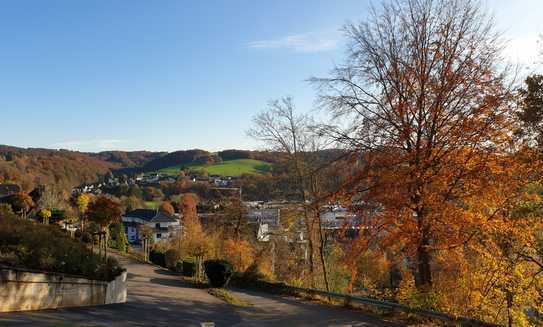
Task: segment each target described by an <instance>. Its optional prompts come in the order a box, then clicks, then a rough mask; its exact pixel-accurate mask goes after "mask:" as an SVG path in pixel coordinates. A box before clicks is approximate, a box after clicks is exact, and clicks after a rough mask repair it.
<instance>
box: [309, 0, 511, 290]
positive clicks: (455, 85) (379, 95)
mask: <svg viewBox="0 0 543 327" xmlns="http://www.w3.org/2000/svg"><path fill="white" fill-rule="evenodd" d="M344 31H345V34H346V36H347V39H348V41H349V44H348V55H347V60H346V62H345V64H344V65H341V66H338V67H336V68H335V69H334V70H333V71H332V73H331V76H330V77H328V78H314V79H312V81H313V83H315V84H316V85H317V87H318V88H319V90H320V91H321V97H320V99H321V103H322V105H323V106H325V107H326V108H327V109H328V110H329V112H330V114H331V115H332V117H333V119H332V120H330V121H331V122H340V123H338V124H325V125H323V126H322V127H321V129H320V132H321V133H323V134H326V135H328V136H329V137H330V138H331V139H333V140H335V141H336V142H337V143H338V144H340V145H341V146H343V147H345V148H346V149H349V150H351V151H352V153H353V158H355V159H357V160H358V164H359V165H360V167H361V168H360V173H359V174H356V175H354V176H353V178H352V181H351V183H350V184H348V185H346V193H350V194H349V196H350V197H351V198H352V196H354V195H355V194H354V193H356V197H357V198H358V200H357V202H358V203H366V204H371V203H373V204H375V205H376V206H375V207H376V208H379V210H378V211H377V212H376V213H373V214H372V215H365V221H364V223H365V224H366V228H367V233H370V235H365V237H368V238H370V239H372V240H374V241H378V242H379V243H380V244H381V245H382V246H392V245H395V246H396V247H397V250H398V251H400V252H401V253H403V254H404V255H405V257H406V258H407V259H408V260H409V261H410V262H411V263H412V267H413V270H414V272H415V282H416V285H417V288H418V290H419V291H423V292H425V291H427V290H429V289H431V288H432V282H433V278H432V262H433V257H432V256H433V254H434V253H435V251H437V250H438V249H439V250H444V249H448V248H450V247H454V246H460V245H461V244H463V243H464V242H466V241H467V238H469V235H470V234H469V233H465V229H466V228H468V225H469V224H470V219H469V215H468V214H467V213H466V210H463V207H462V203H463V202H464V201H465V200H466V199H467V198H468V197H469V196H470V195H472V194H476V193H477V192H483V191H484V187H485V183H483V182H480V179H481V178H483V179H484V178H489V179H491V178H492V177H491V176H490V173H489V175H483V174H481V172H483V171H491V170H492V169H491V168H490V167H491V166H492V165H493V162H494V161H496V160H497V159H498V158H499V155H501V154H503V155H506V154H507V147H506V146H507V145H508V143H507V142H508V141H509V136H510V135H511V134H510V132H509V133H508V131H510V130H511V129H510V120H509V118H511V116H512V115H511V112H510V111H509V108H510V106H509V103H508V100H509V95H510V93H509V92H508V91H509V90H508V89H507V87H506V86H504V85H505V82H504V78H505V76H504V74H503V73H502V72H499V71H498V65H499V63H500V62H501V55H500V46H501V43H500V38H499V36H498V35H497V34H496V33H495V32H494V29H493V25H492V22H491V20H490V19H488V18H487V17H486V16H485V14H484V13H483V12H482V11H481V10H480V8H479V7H478V5H477V3H476V2H475V1H470V0H450V1H444V0H433V1H432V0H429V1H417V0H401V1H391V2H386V3H384V4H383V5H382V6H381V7H380V8H377V9H374V10H373V11H372V14H371V15H370V17H369V18H368V20H367V21H365V22H361V23H359V24H354V23H353V24H347V25H346V26H345V28H344ZM474 181H478V182H474Z"/></svg>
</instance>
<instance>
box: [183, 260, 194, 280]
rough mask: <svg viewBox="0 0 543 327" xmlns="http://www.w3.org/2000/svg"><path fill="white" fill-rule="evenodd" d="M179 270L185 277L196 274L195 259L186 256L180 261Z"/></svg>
mask: <svg viewBox="0 0 543 327" xmlns="http://www.w3.org/2000/svg"><path fill="white" fill-rule="evenodd" d="M181 265H182V268H181V272H182V273H183V276H185V277H194V275H195V274H196V261H195V260H194V259H192V258H186V259H183V260H182V261H181Z"/></svg>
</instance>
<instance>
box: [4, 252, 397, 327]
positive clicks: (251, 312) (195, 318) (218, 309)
mask: <svg viewBox="0 0 543 327" xmlns="http://www.w3.org/2000/svg"><path fill="white" fill-rule="evenodd" d="M121 261H122V263H123V264H124V265H125V267H126V268H127V270H128V302H127V303H124V304H113V305H104V306H95V307H82V308H65V309H57V310H41V311H27V312H16V313H0V326H59V327H71V326H202V323H205V322H214V323H215V326H281V327H285V326H399V325H396V324H393V323H390V322H385V321H381V320H378V319H376V318H373V317H368V316H364V315H363V314H362V313H360V312H357V311H353V310H349V309H345V308H341V307H331V306H327V305H320V304H316V303H308V302H302V301H299V300H296V299H293V298H285V297H280V296H275V295H270V294H265V293H256V292H246V291H241V290H236V291H235V292H234V293H235V295H236V296H238V297H240V298H241V299H243V300H245V301H246V302H248V303H250V304H251V306H249V307H246V308H238V307H233V306H231V305H229V304H227V303H225V302H223V301H222V300H219V299H217V298H215V297H213V296H211V295H209V294H208V293H207V292H206V291H205V290H202V289H197V288H192V287H190V285H187V284H184V283H183V282H182V281H181V280H180V279H179V277H178V276H175V275H174V274H171V273H170V272H169V271H167V270H165V269H159V268H156V267H154V266H151V265H146V264H141V263H138V262H135V261H132V260H129V259H126V258H122V259H121ZM0 300H1V299H0Z"/></svg>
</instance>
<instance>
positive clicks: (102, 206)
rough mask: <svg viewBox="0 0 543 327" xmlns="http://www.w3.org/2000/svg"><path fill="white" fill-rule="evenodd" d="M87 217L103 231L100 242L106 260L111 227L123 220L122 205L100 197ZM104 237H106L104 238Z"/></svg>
mask: <svg viewBox="0 0 543 327" xmlns="http://www.w3.org/2000/svg"><path fill="white" fill-rule="evenodd" d="M87 216H88V218H89V220H91V221H92V222H94V223H96V224H97V225H98V226H99V227H100V230H101V233H100V234H99V236H100V241H101V245H102V248H103V251H104V258H105V257H106V256H107V238H108V234H109V233H108V229H109V225H111V224H112V223H114V222H119V221H120V219H121V208H120V204H119V203H118V202H117V201H115V200H113V199H110V198H109V197H106V196H100V197H98V198H96V200H94V201H93V202H91V203H90V204H89V206H88V210H87ZM102 235H104V236H105V237H103V236H102Z"/></svg>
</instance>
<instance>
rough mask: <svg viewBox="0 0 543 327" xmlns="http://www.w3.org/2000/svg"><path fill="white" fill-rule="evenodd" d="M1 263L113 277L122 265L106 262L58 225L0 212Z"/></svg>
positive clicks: (103, 277) (98, 277) (89, 276)
mask: <svg viewBox="0 0 543 327" xmlns="http://www.w3.org/2000/svg"><path fill="white" fill-rule="evenodd" d="M0 253H1V254H2V255H1V256H0V263H2V264H5V265H8V266H12V267H22V268H28V269H36V270H42V271H49V272H56V273H64V274H71V275H79V276H83V277H86V278H89V279H97V280H113V279H114V278H115V277H116V276H118V275H120V273H121V272H122V271H123V269H122V268H121V267H120V266H119V264H118V262H117V261H116V260H115V259H113V258H109V259H108V260H107V261H106V262H104V261H103V260H102V258H100V257H99V256H98V255H97V254H95V253H93V252H92V251H91V250H89V249H88V248H87V247H86V245H85V244H83V243H82V242H79V241H77V240H74V239H72V238H70V237H69V236H68V235H66V233H64V231H62V230H61V229H60V228H59V227H58V226H56V225H43V224H36V223H33V222H32V221H29V220H22V219H19V218H18V217H16V216H14V215H12V214H9V213H6V212H4V211H1V212H0Z"/></svg>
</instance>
